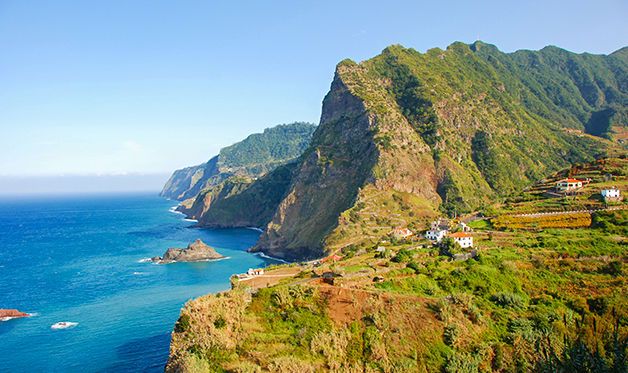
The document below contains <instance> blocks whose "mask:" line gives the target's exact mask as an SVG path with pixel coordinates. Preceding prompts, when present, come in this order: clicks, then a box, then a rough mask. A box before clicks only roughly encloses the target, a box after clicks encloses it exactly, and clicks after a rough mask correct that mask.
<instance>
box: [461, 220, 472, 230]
mask: <svg viewBox="0 0 628 373" xmlns="http://www.w3.org/2000/svg"><path fill="white" fill-rule="evenodd" d="M458 229H459V230H460V231H462V232H471V231H473V229H471V227H469V226H468V225H466V224H465V223H463V222H460V223H458Z"/></svg>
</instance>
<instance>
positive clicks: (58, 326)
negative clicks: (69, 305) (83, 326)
mask: <svg viewBox="0 0 628 373" xmlns="http://www.w3.org/2000/svg"><path fill="white" fill-rule="evenodd" d="M78 324H79V323H77V322H72V321H60V322H58V323H54V324H52V325H51V326H50V329H53V330H59V329H69V328H73V327H75V326H77V325H78Z"/></svg>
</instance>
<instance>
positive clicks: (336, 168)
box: [255, 42, 628, 259]
mask: <svg viewBox="0 0 628 373" xmlns="http://www.w3.org/2000/svg"><path fill="white" fill-rule="evenodd" d="M627 66H628V64H627V62H626V58H625V56H624V55H623V54H622V55H619V56H618V55H616V54H613V55H610V56H601V55H600V56H596V55H589V54H584V55H577V54H574V53H570V52H567V51H564V50H562V49H559V48H555V47H548V48H544V49H543V50H541V51H538V52H532V51H520V52H515V53H511V54H506V53H502V52H500V51H499V50H497V48H495V47H494V46H491V45H488V44H484V43H480V42H477V43H474V44H472V45H465V44H462V43H454V44H452V45H450V46H449V47H448V48H447V50H440V49H432V50H429V51H428V52H426V53H419V52H417V51H415V50H412V49H407V48H403V47H401V46H391V47H388V48H386V49H385V50H384V51H383V52H382V54H381V55H379V56H377V57H374V58H372V59H370V60H367V61H364V62H362V63H360V64H357V63H355V62H353V61H349V60H345V61H343V62H341V63H340V64H339V65H338V67H337V69H336V74H335V77H334V80H333V83H332V85H331V89H330V92H329V93H328V94H327V96H326V97H325V99H324V101H323V109H322V115H321V122H320V125H319V127H318V128H317V130H316V132H315V133H314V136H313V138H312V143H311V145H310V147H309V148H308V149H307V150H306V151H305V152H304V154H303V155H302V156H301V158H300V160H299V164H298V165H297V166H296V169H295V172H294V174H293V180H292V183H291V185H290V188H289V189H288V190H287V191H286V195H285V197H284V198H283V199H282V200H281V202H280V203H279V205H278V207H277V210H276V212H275V213H274V215H273V217H272V219H271V220H270V222H269V224H268V225H267V227H266V229H265V231H264V233H263V235H262V237H261V238H260V241H259V243H258V245H257V246H256V247H255V250H260V251H263V252H265V253H267V254H269V255H272V256H277V257H281V258H286V259H301V258H313V257H320V256H322V255H324V253H326V252H330V251H333V250H335V249H337V248H341V247H345V246H347V245H356V244H357V245H360V244H372V243H373V242H375V241H377V240H378V239H380V238H381V237H382V236H383V235H386V234H387V231H389V230H390V229H392V228H393V227H395V226H406V225H409V224H422V223H423V222H425V221H426V219H428V218H429V217H430V216H433V215H435V214H437V213H439V212H446V213H448V214H451V215H454V214H460V213H465V212H470V211H472V210H476V209H478V208H481V207H482V206H483V205H486V204H487V203H489V202H491V201H492V200H495V199H496V198H500V197H503V196H507V195H509V194H512V193H513V192H515V191H517V190H519V189H521V188H522V187H525V186H526V185H529V184H530V183H532V182H533V181H535V180H538V179H540V178H542V177H543V175H544V174H546V173H548V172H551V171H555V170H558V169H560V168H562V167H565V166H567V165H569V164H570V163H575V162H582V161H589V160H592V159H594V158H596V157H599V156H601V155H603V154H605V153H606V152H607V151H608V150H609V149H615V148H617V147H616V144H615V143H612V142H610V141H608V140H607V139H604V138H601V137H599V136H591V135H590V134H587V133H585V130H587V126H589V127H590V122H591V120H592V118H594V117H595V116H596V115H599V113H600V112H603V111H605V110H612V111H613V112H616V113H618V112H623V111H625V107H626V103H627V102H628V92H627V86H626V84H625V82H626V76H627V72H628V68H627ZM609 118H610V117H609ZM613 118H614V119H613ZM622 118H623V117H622V116H621V115H615V116H613V117H612V118H610V119H608V120H609V121H611V122H610V123H611V124H610V125H609V128H610V127H613V128H623V127H625V124H626V123H624V122H621V121H619V122H618V120H621V119H622ZM598 132H599V131H598ZM598 135H600V133H598ZM607 137H608V136H607Z"/></svg>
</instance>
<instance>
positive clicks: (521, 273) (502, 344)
mask: <svg viewBox="0 0 628 373" xmlns="http://www.w3.org/2000/svg"><path fill="white" fill-rule="evenodd" d="M608 173H611V174H613V177H614V180H613V181H612V182H611V181H607V180H605V178H604V177H603V176H604V175H606V174H608ZM567 174H571V175H572V176H578V177H583V176H586V177H589V178H591V179H592V183H591V184H590V185H589V186H588V187H587V188H588V190H585V193H584V194H583V196H582V197H581V200H580V201H586V200H588V198H589V197H587V196H593V195H594V194H595V192H596V191H598V190H599V189H600V188H601V187H604V186H607V184H609V183H612V184H614V185H617V186H619V187H620V188H621V189H622V190H623V191H624V192H625V186H626V184H625V175H626V160H625V159H607V160H604V161H600V162H596V163H593V164H581V165H578V166H577V167H572V168H571V169H568V170H564V171H560V172H558V173H556V174H553V175H551V176H550V177H548V178H547V183H546V184H547V185H552V184H553V183H552V180H553V179H557V178H560V177H563V176H566V175H567ZM547 185H545V184H542V183H540V184H538V185H536V186H535V187H533V188H530V189H528V190H526V191H525V192H522V193H521V194H520V195H519V196H517V197H514V198H513V199H516V200H518V202H514V203H512V204H510V205H496V206H491V207H490V208H487V210H492V211H493V213H494V214H497V217H496V219H497V220H499V219H500V218H502V217H503V216H507V215H511V214H513V213H518V212H520V211H528V212H529V211H543V210H542V209H543V208H544V206H545V204H543V203H542V201H546V203H547V201H550V200H554V199H551V198H546V197H540V196H539V195H538V193H539V191H542V190H544V188H546V187H547ZM367 194H368V193H367ZM408 196H409V195H403V194H402V195H396V197H395V196H391V197H385V196H384V197H382V198H383V199H382V200H384V201H385V200H388V199H389V198H390V199H392V200H393V201H395V203H397V204H399V205H400V206H403V205H404V204H405V203H408V202H407V200H406V198H408ZM531 196H534V197H531ZM377 200H378V197H376V196H372V198H371V200H370V201H361V202H362V203H361V204H360V203H358V204H359V205H360V209H359V210H357V212H355V213H351V211H350V212H349V213H348V214H347V216H345V218H347V219H364V220H368V219H369V218H370V217H372V216H374V215H371V214H385V213H386V210H385V208H386V206H385V205H383V207H382V208H383V209H381V210H377V209H378V208H379V207H378V206H379V203H372V201H377ZM382 200H379V201H382ZM572 203H573V202H572ZM576 203H579V202H576ZM526 204H532V205H530V206H526V207H522V206H524V205H526ZM533 206H534V207H533ZM399 208H400V209H401V210H403V211H406V210H405V208H403V207H399ZM533 208H536V209H538V210H533ZM522 209H523V210H522ZM410 211H411V210H410ZM388 216H389V219H406V218H411V217H412V216H411V215H410V214H409V212H408V213H407V214H406V215H403V216H395V217H393V216H390V215H388ZM587 216H588V219H589V220H588V223H587V224H586V226H578V225H576V227H577V228H571V229H565V228H552V229H539V228H538V227H535V226H534V225H528V226H523V227H522V228H525V229H518V227H516V226H511V227H509V228H508V229H507V230H493V228H492V227H491V224H490V222H488V221H487V220H476V221H475V222H473V223H472V224H471V225H472V226H473V227H475V228H476V232H475V233H474V236H475V243H476V248H478V249H479V257H477V258H476V259H471V260H467V261H452V260H451V259H450V258H449V257H447V256H442V255H439V252H438V249H437V248H432V247H431V245H429V244H428V243H427V242H425V241H423V240H421V239H418V238H417V239H412V240H408V241H392V242H384V243H382V242H381V241H379V240H378V239H377V238H376V237H373V240H374V242H373V243H374V245H369V246H356V245H352V246H348V247H345V249H344V250H343V252H342V254H343V256H344V258H343V259H342V260H340V261H339V262H335V263H331V262H330V263H326V264H323V265H320V266H316V265H314V264H312V263H303V264H293V265H290V266H288V267H286V266H278V267H275V268H276V269H269V270H267V274H270V276H268V277H267V278H264V277H260V278H258V279H257V280H253V281H248V282H247V281H244V282H238V281H237V280H234V290H232V291H230V292H227V293H224V294H220V295H209V296H205V297H202V298H199V299H197V300H193V301H191V302H189V303H188V304H187V305H186V307H185V308H184V309H183V310H182V314H181V318H180V320H179V322H178V323H177V327H176V329H175V333H174V334H173V337H172V344H171V359H170V362H169V365H168V369H169V370H177V369H180V370H183V371H188V372H196V371H223V370H224V371H235V372H256V371H273V372H297V371H298V372H315V371H316V372H318V371H355V372H362V371H373V372H376V371H426V372H441V371H447V372H474V371H478V370H481V371H503V372H516V371H527V370H548V369H550V370H551V369H559V370H573V371H581V370H586V369H590V370H592V371H604V370H605V369H611V368H613V369H615V370H614V371H622V370H623V369H625V367H626V364H627V361H626V356H627V355H626V354H627V353H628V350H627V349H628V314H627V313H626V310H628V299H627V298H626V297H625V294H626V293H628V276H627V272H626V271H627V268H626V264H627V263H628V255H627V253H626V242H627V236H628V230H627V228H626V226H627V225H626V221H627V219H628V212H627V211H626V210H621V211H612V212H599V213H595V214H593V216H592V217H591V216H589V215H587ZM412 218H415V219H419V220H420V219H421V218H420V217H412ZM493 220H495V219H493ZM396 223H398V222H396ZM562 223H563V224H564V223H565V222H564V221H563V222H562ZM563 226H564V225H563ZM567 226H569V225H567ZM385 233H386V231H385V230H383V231H382V234H383V235H384V236H385ZM379 239H381V237H380V238H379ZM379 245H383V246H385V247H386V248H387V250H386V252H385V253H383V254H377V253H376V252H375V250H374V249H375V247H376V246H379ZM325 271H333V272H335V273H338V274H341V275H342V277H340V278H337V279H335V282H334V285H333V286H332V285H329V284H325V283H324V282H323V281H321V278H320V277H319V276H320V275H321V274H322V273H323V272H325ZM376 277H381V278H382V279H383V280H382V281H381V282H374V281H373V279H374V278H376ZM251 286H253V288H250V287H251ZM269 286H270V287H269ZM251 290H253V291H251ZM251 293H252V294H253V295H251ZM596 354H597V355H596Z"/></svg>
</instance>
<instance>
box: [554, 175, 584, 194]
mask: <svg viewBox="0 0 628 373" xmlns="http://www.w3.org/2000/svg"><path fill="white" fill-rule="evenodd" d="M582 185H583V181H582V180H578V179H572V178H567V179H562V180H559V181H558V182H557V183H556V190H557V191H559V192H570V191H574V190H578V189H580V188H582Z"/></svg>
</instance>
